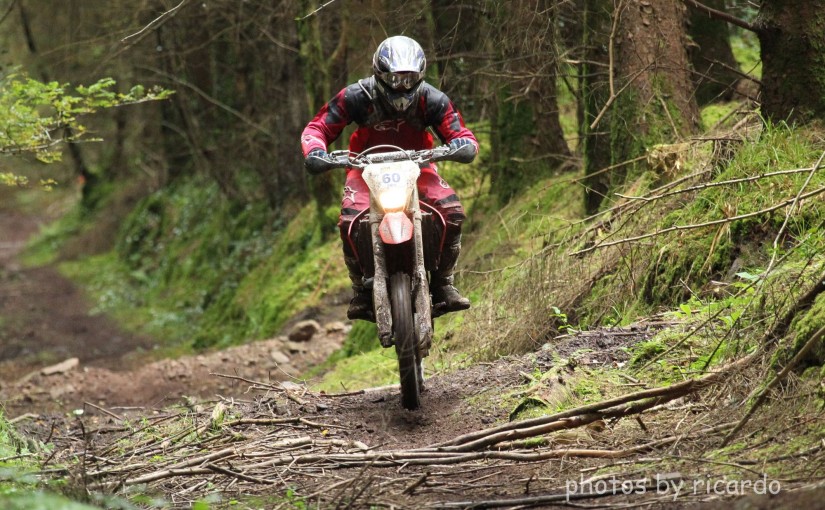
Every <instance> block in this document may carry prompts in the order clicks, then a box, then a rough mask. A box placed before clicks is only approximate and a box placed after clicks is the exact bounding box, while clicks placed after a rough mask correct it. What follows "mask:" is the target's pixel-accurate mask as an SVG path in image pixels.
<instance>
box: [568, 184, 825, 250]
mask: <svg viewBox="0 0 825 510" xmlns="http://www.w3.org/2000/svg"><path fill="white" fill-rule="evenodd" d="M823 192H825V186H823V187H821V188H817V189H816V190H814V191H811V192H808V193H805V194H803V195H797V196H795V197H794V198H791V199H788V200H785V201H783V202H780V203H778V204H776V205H773V206H771V207H768V208H765V209H761V210H759V211H754V212H751V213H747V214H740V215H738V216H731V217H729V218H723V219H721V220H714V221H708V222H705V223H697V224H692V225H674V226H672V227H669V228H665V229H662V230H657V231H656V232H648V233H647V234H642V235H638V236H633V237H626V238H624V239H619V240H617V241H612V242H609V243H601V244H596V245H593V246H590V247H589V248H584V249H582V250H578V251H574V252H572V253H570V255H571V256H576V255H582V254H584V253H588V252H591V251H594V250H597V249H600V248H607V247H609V246H616V245H618V244H625V243H632V242H635V241H641V240H642V239H649V238H651V237H656V236H659V235H662V234H668V233H670V232H676V231H684V230H693V229H698V228H704V227H710V226H713V225H722V224H725V223H731V222H734V221H737V220H742V219H746V218H753V217H754V216H760V215H762V214H767V213H769V212H773V211H776V210H777V209H782V208H783V207H787V206H789V205H791V204H795V203H797V202H798V201H799V200H802V199H805V198H810V197H814V196H816V195H819V194H821V193H823Z"/></svg>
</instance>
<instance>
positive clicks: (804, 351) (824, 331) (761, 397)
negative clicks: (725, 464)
mask: <svg viewBox="0 0 825 510" xmlns="http://www.w3.org/2000/svg"><path fill="white" fill-rule="evenodd" d="M823 335H825V326H823V327H821V328H820V329H819V331H817V332H816V333H814V334H813V335H811V338H809V339H808V341H807V342H805V345H804V346H802V348H801V349H799V352H797V353H796V356H794V357H793V359H792V360H791V361H790V362H789V363H788V364H787V366H785V368H783V369H782V371H781V372H779V373H778V374H777V375H776V376H775V377H774V378H773V379H772V380H771V382H770V383H768V385H767V386H765V387H764V388H763V389H762V391H760V392H759V394H758V395H757V396H756V401H754V403H753V405H752V406H751V407H750V409H748V412H747V413H746V414H745V416H743V417H742V419H741V420H740V421H739V423H737V424H736V427H734V428H733V430H731V431H730V433H728V435H727V436H725V439H724V440H722V447H725V446H727V445H728V444H729V443H730V441H731V440H732V439H733V438H734V436H736V434H737V433H738V432H739V431H740V430H742V427H744V426H745V424H746V423H748V420H750V418H751V416H753V413H755V412H756V410H757V409H759V406H761V405H762V403H763V402H764V401H765V398H766V397H767V395H768V392H769V391H770V390H771V389H773V388H774V387H775V386H776V385H777V384H779V383H780V382H781V381H782V380H783V379H785V377H787V376H788V374H789V373H790V372H791V370H793V369H794V368H796V366H797V365H798V364H799V362H800V361H802V360H803V359H804V358H805V356H807V355H808V353H809V352H810V351H811V349H813V347H814V345H816V343H817V342H818V341H819V340H820V339H821V338H822V336H823Z"/></svg>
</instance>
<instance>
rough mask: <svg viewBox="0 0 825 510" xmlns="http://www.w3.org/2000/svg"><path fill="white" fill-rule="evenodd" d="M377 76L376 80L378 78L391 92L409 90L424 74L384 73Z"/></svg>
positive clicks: (410, 72) (405, 72)
mask: <svg viewBox="0 0 825 510" xmlns="http://www.w3.org/2000/svg"><path fill="white" fill-rule="evenodd" d="M377 74H378V78H380V79H381V81H383V82H384V83H385V84H386V85H387V86H388V87H390V88H391V89H393V90H410V89H412V88H413V87H415V85H416V84H417V83H418V82H419V81H421V79H422V78H423V77H424V76H423V75H424V73H419V72H415V71H403V72H396V73H393V72H390V71H386V72H382V73H377Z"/></svg>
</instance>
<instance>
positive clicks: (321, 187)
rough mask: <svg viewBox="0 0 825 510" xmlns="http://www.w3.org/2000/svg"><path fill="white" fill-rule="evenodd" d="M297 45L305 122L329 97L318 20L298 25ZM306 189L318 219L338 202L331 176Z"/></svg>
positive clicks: (308, 5)
mask: <svg viewBox="0 0 825 510" xmlns="http://www.w3.org/2000/svg"><path fill="white" fill-rule="evenodd" d="M300 5H301V10H302V11H304V12H307V13H310V12H312V11H314V10H315V9H317V8H318V2H317V0H301V3H300ZM298 41H299V45H300V57H301V64H302V66H303V75H304V84H305V86H306V91H307V104H308V105H309V112H310V117H308V119H309V118H311V115H315V113H316V112H317V111H318V110H319V109H320V108H321V106H322V105H323V104H324V103H325V102H326V101H328V100H329V98H330V96H331V91H330V83H329V71H330V70H329V61H328V59H327V56H326V55H325V53H324V44H323V39H322V35H321V26H320V18H319V16H317V15H314V16H310V17H309V18H307V19H304V20H299V21H298ZM309 187H310V192H311V194H312V197H313V198H314V199H315V204H316V207H317V211H318V216H319V217H321V218H322V217H323V216H324V211H325V210H326V209H327V208H328V207H329V206H331V205H333V204H335V203H336V202H337V201H338V200H339V197H340V193H339V192H340V190H339V189H338V188H339V187H340V186H338V185H337V184H335V182H334V181H333V175H332V173H331V172H326V173H324V174H321V175H316V176H315V177H313V178H312V179H311V180H310V186H309Z"/></svg>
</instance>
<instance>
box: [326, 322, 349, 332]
mask: <svg viewBox="0 0 825 510" xmlns="http://www.w3.org/2000/svg"><path fill="white" fill-rule="evenodd" d="M324 329H325V330H326V331H327V333H341V332H343V331H346V329H347V325H346V324H344V323H343V322H341V321H335V322H330V323H329V324H327V325H326V326H324Z"/></svg>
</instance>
